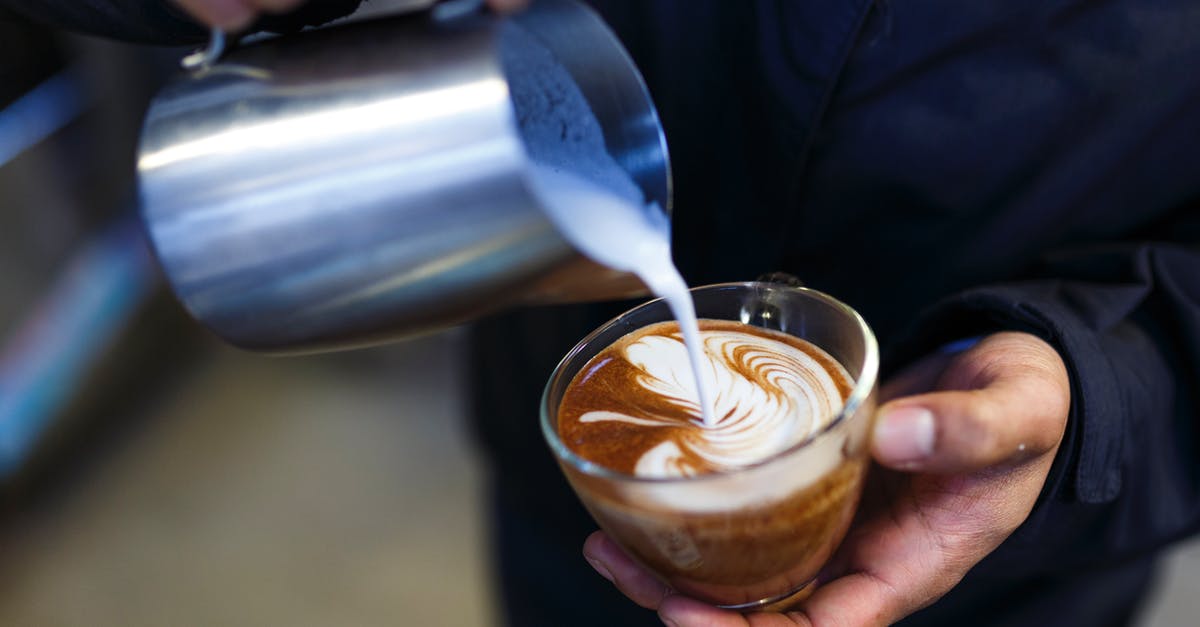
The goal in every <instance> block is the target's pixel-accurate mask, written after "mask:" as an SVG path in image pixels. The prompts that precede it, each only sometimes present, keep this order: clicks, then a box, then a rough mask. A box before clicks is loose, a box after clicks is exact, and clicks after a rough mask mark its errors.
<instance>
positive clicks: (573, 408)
mask: <svg viewBox="0 0 1200 627" xmlns="http://www.w3.org/2000/svg"><path fill="white" fill-rule="evenodd" d="M699 322H700V331H701V333H702V334H704V333H706V332H712V331H729V332H735V333H744V334H748V335H752V336H756V337H761V338H766V339H769V340H774V341H776V342H782V343H784V344H786V345H787V346H790V347H792V348H794V349H797V350H799V351H802V352H803V353H804V354H805V355H807V356H808V357H811V358H812V360H813V361H815V362H816V363H817V364H819V366H820V367H821V368H823V371H822V372H820V373H819V374H818V373H812V374H813V376H814V377H815V376H822V377H829V378H831V379H832V381H833V384H834V386H835V389H836V392H835V394H836V395H837V398H827V399H819V401H820V404H821V406H826V407H829V409H828V410H827V412H826V413H836V411H837V410H838V409H840V407H841V406H842V405H843V404H844V402H845V400H846V399H847V398H848V397H849V396H850V392H851V390H852V389H853V381H851V379H850V377H849V375H848V374H847V373H846V371H845V369H844V368H842V366H841V365H840V364H839V363H837V362H836V361H835V360H834V359H833V358H832V357H830V356H829V354H828V353H826V352H825V351H823V350H821V349H820V348H818V347H816V346H814V345H813V344H811V343H809V342H807V341H805V340H802V339H800V338H797V337H795V336H792V335H788V334H786V333H782V332H779V331H771V330H768V329H762V328H759V327H755V326H751V325H747V324H742V323H740V322H733V321H727V320H708V319H704V320H700V321H699ZM647 336H663V337H679V336H680V333H679V325H678V324H677V323H676V322H673V321H671V322H661V323H658V324H654V325H650V326H647V327H644V328H642V329H639V330H637V331H635V332H633V333H630V334H628V335H626V336H624V337H622V338H621V339H620V340H618V341H617V342H615V343H613V344H612V345H611V346H609V347H607V348H605V349H604V350H603V351H601V352H600V353H599V354H597V355H596V356H595V357H593V358H592V359H591V360H590V361H589V362H588V363H587V365H585V366H584V367H583V368H582V369H581V370H580V371H579V372H578V373H577V374H576V375H575V378H574V379H573V380H572V381H571V384H570V386H568V388H567V391H566V392H565V394H564V395H563V399H562V402H561V403H560V405H559V409H558V431H559V436H560V437H561V438H562V441H563V443H564V444H566V446H567V447H568V448H570V449H571V450H572V451H573V452H575V453H576V454H577V455H579V456H580V457H583V458H584V459H587V460H589V461H592V462H595V463H597V464H600V465H601V466H604V467H606V468H609V469H612V470H615V471H617V472H622V473H627V474H634V471H635V467H636V465H637V463H638V460H639V459H641V458H642V456H643V455H645V454H646V453H647V451H650V450H651V449H653V448H654V447H656V446H658V445H660V444H662V443H664V442H666V441H672V442H676V443H678V444H679V454H680V455H681V456H682V458H683V459H682V461H681V462H680V465H682V466H685V467H686V469H687V470H688V471H689V472H688V473H687V474H704V473H710V472H718V471H721V470H726V469H728V467H726V466H723V465H720V464H716V463H714V462H713V461H712V460H711V459H705V458H703V457H701V456H698V455H696V454H695V453H694V449H693V447H689V446H688V445H687V443H688V441H689V440H691V441H694V438H695V437H696V435H697V433H698V432H699V431H700V430H701V429H702V427H701V426H700V425H698V424H697V420H696V415H695V413H694V412H689V411H688V410H687V408H686V407H685V406H684V405H682V404H680V403H679V402H678V400H674V399H672V398H669V397H667V396H664V395H662V394H658V393H655V392H654V391H653V390H649V389H647V387H646V385H645V384H644V383H643V382H641V381H639V379H644V378H645V376H646V373H645V372H644V371H643V370H642V369H641V368H639V367H638V366H637V365H635V364H633V363H630V361H628V360H627V359H626V358H625V348H626V347H627V346H629V345H630V344H632V343H634V342H637V341H639V340H641V339H643V338H645V337H647ZM729 357H730V359H728V360H723V361H722V363H724V364H726V365H727V366H728V367H729V368H730V369H732V370H733V371H735V372H736V373H737V374H738V375H740V376H742V377H745V378H746V379H747V380H748V381H750V382H751V383H752V384H753V385H757V386H761V387H762V388H763V389H764V390H773V391H775V392H777V393H782V391H781V390H778V389H775V388H778V385H777V384H776V383H774V382H773V378H772V376H771V375H772V371H771V370H769V369H763V368H758V367H756V366H758V365H759V364H760V362H761V361H762V360H761V359H756V358H754V357H749V358H745V359H741V357H742V356H741V355H738V354H737V352H736V350H735V351H732V354H731V355H730V356H729ZM716 392H717V393H718V394H721V393H722V390H719V389H718V390H716ZM737 411H740V410H737ZM592 412H616V413H619V414H622V415H626V416H630V417H633V418H636V419H638V420H642V421H650V422H653V424H635V423H634V422H633V421H618V420H603V421H585V420H581V419H582V418H583V417H584V416H587V415H588V414H589V413H592ZM717 418H718V421H720V420H724V419H732V418H741V419H743V420H745V421H747V422H751V421H753V420H754V417H753V416H741V417H731V416H728V415H727V416H717ZM832 418H833V416H832V415H823V416H818V417H817V419H818V420H820V421H821V422H822V423H823V424H827V423H828V421H829V420H831V419H832ZM757 461H760V460H758V459H750V460H746V462H747V463H754V462H757Z"/></svg>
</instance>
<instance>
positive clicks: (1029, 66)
mask: <svg viewBox="0 0 1200 627" xmlns="http://www.w3.org/2000/svg"><path fill="white" fill-rule="evenodd" d="M120 4H121V3H120V2H118V1H117V0H111V1H109V2H97V1H95V0H92V1H89V2H75V1H72V2H66V1H59V2H48V1H37V2H35V1H33V0H0V7H8V8H9V9H11V10H12V11H15V12H18V13H21V14H25V15H28V16H31V17H34V18H39V19H47V20H56V21H58V22H59V23H65V24H69V25H73V26H74V27H77V28H84V29H90V30H92V31H95V32H102V33H107V34H125V35H127V36H131V37H134V38H139V39H143V40H153V41H169V40H174V41H178V40H180V39H187V38H192V39H195V38H202V35H203V31H201V30H198V29H195V28H194V26H189V25H187V24H186V22H182V25H181V21H180V18H179V16H178V15H177V14H172V13H171V12H169V11H168V10H166V9H163V8H162V3H157V2H155V3H133V2H129V3H128V4H129V5H130V6H135V7H137V8H136V9H135V10H134V11H133V12H132V13H130V12H127V11H124V9H122V7H120V6H119V5H120ZM353 4H355V3H353V2H351V3H349V5H353ZM596 4H598V5H599V8H600V9H601V11H602V12H603V13H604V15H605V16H606V17H607V18H608V19H609V21H610V22H611V23H612V24H613V25H614V27H615V28H616V30H617V31H618V33H619V34H620V36H621V37H622V39H623V40H624V41H625V42H626V44H627V45H628V47H629V48H630V50H631V52H632V54H633V55H634V57H635V59H636V60H637V62H638V64H639V66H640V67H641V68H642V70H643V72H644V73H645V75H646V78H647V81H648V83H649V85H650V88H651V91H652V92H653V95H654V98H655V101H656V103H657V105H658V107H659V110H660V113H661V116H662V119H663V123H664V125H665V128H666V133H667V138H668V141H669V144H670V148H671V152H672V158H673V164H674V173H675V182H676V202H675V207H676V208H675V217H674V234H675V235H674V237H675V251H676V257H677V261H678V262H679V265H680V266H681V268H682V269H683V272H684V274H685V275H686V277H687V278H688V279H689V282H690V283H691V284H693V285H698V284H704V283H711V282H717V281H727V280H745V279H750V278H753V277H755V276H757V275H759V274H761V273H764V272H768V271H777V270H782V271H786V272H789V273H791V274H794V275H797V276H799V277H801V278H802V279H803V280H804V281H805V282H806V283H808V284H809V285H811V286H813V287H816V288H818V289H821V290H824V291H827V292H829V293H831V294H834V295H836V296H838V297H840V298H842V299H843V300H845V301H847V302H848V303H850V304H851V305H852V306H854V307H855V308H857V309H858V310H859V311H860V312H862V313H863V315H864V316H865V317H866V319H867V320H868V321H869V322H870V323H871V324H872V325H873V326H874V328H875V330H876V332H877V335H878V336H879V338H880V340H881V343H882V344H883V346H884V348H885V353H886V364H887V369H886V371H885V374H886V372H894V369H895V368H896V367H898V366H899V365H901V364H902V363H904V362H905V361H907V360H909V359H912V358H914V357H915V356H918V355H920V354H921V353H922V352H923V351H927V350H931V349H932V348H933V347H935V346H938V345H939V344H941V343H942V342H944V341H947V340H951V339H955V338H960V337H966V336H972V335H976V334H979V333H983V332H988V331H991V330H995V329H1005V328H1016V329H1022V330H1027V331H1031V332H1033V333H1036V334H1038V335H1040V336H1042V337H1044V338H1045V339H1047V340H1048V341H1050V342H1051V343H1052V344H1054V345H1055V346H1056V347H1057V348H1058V350H1059V351H1060V352H1061V354H1062V355H1063V357H1064V359H1065V361H1066V363H1067V365H1068V368H1069V371H1070V374H1071V378H1072V396H1073V399H1072V408H1071V416H1070V420H1069V423H1068V427H1067V433H1066V439H1065V440H1064V442H1063V445H1062V447H1061V449H1060V452H1059V455H1058V458H1057V460H1056V461H1055V464H1054V468H1053V470H1052V472H1051V475H1050V477H1049V480H1048V482H1047V484H1046V487H1045V489H1044V490H1043V493H1042V496H1041V498H1040V499H1039V502H1038V504H1037V506H1036V508H1035V510H1034V512H1033V514H1032V516H1031V517H1030V519H1029V520H1028V521H1027V522H1026V523H1025V524H1024V525H1023V526H1022V527H1021V528H1020V529H1018V531H1017V532H1016V533H1015V534H1014V535H1013V537H1012V538H1010V539H1009V540H1008V541H1007V542H1005V543H1004V544H1003V545H1002V546H1001V547H1000V548H999V549H998V550H997V551H996V552H995V553H993V554H992V555H991V556H989V557H988V558H987V559H985V560H984V562H983V563H981V564H980V565H979V566H978V567H976V568H975V569H973V570H972V571H971V573H969V574H968V576H967V577H966V579H964V580H963V582H962V583H961V584H960V585H959V586H958V587H956V588H955V589H954V590H953V591H952V592H951V593H950V594H949V595H947V596H946V597H945V598H944V599H943V600H942V601H940V602H939V603H937V604H935V605H934V606H932V607H930V608H928V609H926V610H924V611H922V612H920V613H918V614H917V615H915V616H913V617H912V618H910V619H908V620H907V621H905V624H910V625H960V624H966V623H968V621H969V624H973V625H979V626H981V627H982V626H986V625H997V626H999V625H1027V624H1032V625H1042V624H1061V625H1085V626H1091V625H1110V624H1111V625H1118V624H1126V623H1128V622H1129V621H1130V620H1131V616H1133V613H1134V612H1135V610H1136V607H1137V603H1138V601H1139V599H1140V598H1141V596H1142V594H1143V592H1144V591H1145V588H1146V586H1147V585H1148V582H1149V581H1150V575H1151V567H1152V564H1153V560H1154V557H1155V555H1156V554H1157V553H1158V551H1160V550H1161V549H1162V548H1163V547H1164V546H1166V545H1167V544H1169V543H1170V542H1172V541H1174V540H1176V539H1179V538H1182V537H1185V536H1188V535H1189V534H1191V533H1193V532H1194V531H1195V530H1196V529H1197V526H1198V525H1200V498H1198V497H1200V495H1198V488H1200V436H1198V435H1197V427H1198V424H1197V423H1198V421H1197V400H1198V399H1197V397H1198V395H1200V392H1198V391H1200V37H1197V36H1196V33H1200V10H1197V9H1196V8H1195V7H1194V3H1191V2H1185V1H1182V0H1107V1H1100V2H1092V1H1086V0H1073V1H1066V0H978V1H975V2H961V1H960V0H931V1H928V2H886V1H872V0H805V1H803V2H799V1H797V2H789V1H786V0H756V1H751V0H747V1H745V2H730V1H728V0H655V1H654V2H642V1H633V0H628V1H625V2H617V1H607V2H605V1H602V2H597V3H596ZM106 20H107V21H106ZM164 29H167V30H164ZM169 29H177V30H169ZM159 34H162V35H163V37H161V38H160V37H159V36H158V35H159ZM627 305H628V303H616V304H608V305H599V306H587V307H583V306H576V307H556V308H545V309H539V310H526V311H521V312H517V313H513V314H509V315H506V316H501V317H496V318H492V319H490V320H487V321H484V322H481V323H479V324H478V325H476V327H475V329H474V339H475V341H474V344H473V346H474V349H473V359H472V362H471V365H472V372H473V375H474V386H475V392H476V393H475V394H474V402H475V416H476V425H477V427H478V429H477V432H478V434H479V439H480V442H481V444H482V445H483V448H484V451H485V452H486V453H487V456H488V460H489V462H490V468H491V472H490V477H491V481H492V487H493V495H494V503H495V511H496V513H497V523H498V524H497V526H496V531H495V539H496V541H497V542H496V545H497V547H498V549H499V562H498V567H499V572H498V574H499V575H500V577H499V581H500V583H501V585H502V586H503V587H504V592H505V606H506V610H507V611H508V614H509V617H510V619H511V620H512V622H513V624H517V625H592V624H595V625H631V624H643V623H644V624H647V625H652V624H657V621H656V619H655V617H654V616H653V614H651V613H649V612H647V611H645V610H642V609H640V608H637V607H635V606H633V605H632V604H631V603H629V602H628V601H626V600H625V599H623V598H622V597H620V596H619V595H618V594H617V593H616V592H614V591H613V590H612V588H611V586H610V585H609V584H608V583H607V582H606V581H604V580H603V579H601V578H600V577H599V576H597V575H595V574H594V573H592V572H591V570H590V569H589V568H588V567H587V565H586V564H585V563H584V561H583V560H582V559H581V557H580V555H579V547H580V544H581V542H582V540H583V537H584V536H585V535H586V533H587V532H588V531H590V530H591V529H593V528H594V524H593V523H592V522H591V521H590V519H589V518H588V517H587V515H586V513H585V512H583V511H582V509H581V508H580V507H579V506H578V504H577V502H576V501H575V499H574V497H573V496H572V495H571V493H570V491H569V489H568V488H567V487H566V485H565V483H564V482H563V480H562V478H561V475H560V473H559V472H558V470H557V468H556V467H555V465H554V463H553V461H552V459H551V457H550V454H549V452H548V451H547V449H546V447H545V445H544V444H543V443H542V441H541V438H540V435H539V433H538V427H537V406H538V398H539V395H540V392H541V388H542V385H543V384H544V382H545V379H546V377H547V376H548V375H549V373H550V371H551V370H552V368H553V366H554V364H555V363H556V362H557V360H558V359H559V358H560V357H561V356H562V355H563V354H564V353H565V352H566V351H567V350H568V349H569V348H570V347H571V345H572V344H574V342H575V341H577V340H578V339H579V338H581V337H583V335H585V334H586V333H587V332H588V331H590V330H591V329H592V328H594V327H595V326H597V325H599V324H600V323H602V322H603V321H604V320H605V319H606V318H607V317H608V316H610V315H611V314H613V313H615V312H617V311H619V310H621V309H622V308H623V307H625V306H627Z"/></svg>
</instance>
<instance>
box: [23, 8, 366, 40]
mask: <svg viewBox="0 0 1200 627" xmlns="http://www.w3.org/2000/svg"><path fill="white" fill-rule="evenodd" d="M360 1H361V0H321V1H319V2H309V3H307V4H306V5H304V6H303V7H301V8H300V9H299V10H297V11H295V12H293V13H290V14H288V15H284V16H269V17H266V18H264V19H262V20H260V21H259V23H258V24H256V25H255V26H254V27H253V28H252V30H254V31H258V30H269V31H275V32H288V31H294V30H299V29H300V28H303V27H305V26H316V25H319V24H323V23H325V22H328V21H330V20H333V19H336V18H339V17H342V16H344V15H349V14H350V13H353V12H354V10H355V9H356V8H358V5H359V2H360ZM3 10H8V11H9V12H10V13H12V14H16V15H18V16H21V17H23V18H25V19H28V20H30V21H33V22H37V23H40V24H44V25H47V26H52V27H57V28H64V29H67V30H71V31H76V32H80V33H86V34H90V35H100V36H104V37H111V38H114V39H123V40H126V41H132V42H137V43H145V44H160V45H178V44H190V43H198V42H202V41H204V40H205V39H206V38H207V36H208V35H207V33H208V31H207V29H205V28H203V27H201V26H200V25H199V24H197V23H195V22H194V21H192V20H191V19H190V18H189V17H188V16H187V15H186V14H185V13H184V12H183V11H182V10H180V9H178V8H176V7H175V5H174V4H173V3H172V2H171V1H170V0H156V1H154V2H145V1H141V0H0V12H2V11H3Z"/></svg>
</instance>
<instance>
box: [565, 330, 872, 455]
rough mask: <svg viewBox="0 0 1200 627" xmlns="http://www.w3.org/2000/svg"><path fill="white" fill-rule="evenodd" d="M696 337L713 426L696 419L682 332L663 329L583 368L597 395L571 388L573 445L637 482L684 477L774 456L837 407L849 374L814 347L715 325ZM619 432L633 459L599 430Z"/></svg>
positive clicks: (642, 334) (581, 385)
mask: <svg viewBox="0 0 1200 627" xmlns="http://www.w3.org/2000/svg"><path fill="white" fill-rule="evenodd" d="M701 340H702V343H703V346H704V359H703V361H702V364H701V373H700V374H701V377H702V378H703V379H704V380H705V383H706V384H707V386H708V388H709V389H710V390H712V391H713V392H714V394H715V396H714V398H713V402H714V410H715V411H714V418H715V420H714V421H713V422H712V423H711V424H708V423H706V422H705V421H704V420H703V418H702V414H701V410H700V404H699V400H698V395H697V392H696V383H695V379H694V377H693V375H692V369H691V366H690V363H689V361H688V354H687V350H686V347H685V346H684V343H683V338H682V336H681V335H680V334H679V332H678V326H677V325H675V324H674V323H662V324H658V325H653V326H651V327H647V328H645V329H642V330H640V331H638V332H636V333H634V334H632V335H630V336H627V337H626V338H624V339H623V340H622V341H620V342H618V343H617V344H615V345H613V346H612V347H610V348H609V349H607V350H606V351H604V353H602V354H601V355H600V356H597V358H596V359H595V360H594V362H596V363H597V367H596V368H585V369H584V372H585V373H589V374H590V377H589V378H593V379H597V380H596V381H592V382H591V383H593V384H595V387H596V388H597V389H594V390H591V392H593V393H588V392H589V386H588V383H589V382H588V381H578V382H577V383H578V386H577V388H576V389H577V390H579V391H580V393H584V394H587V396H589V397H590V399H589V401H588V402H586V403H584V404H582V405H581V406H580V409H581V411H579V412H578V415H577V417H576V418H575V420H576V422H577V426H578V427H579V429H578V431H577V432H576V433H575V436H576V437H575V441H576V443H577V444H578V445H579V446H580V447H581V448H589V447H598V446H605V448H610V449H611V450H609V451H607V452H606V453H602V454H600V455H599V457H601V458H603V459H606V460H609V461H612V460H615V459H621V462H620V465H623V466H625V467H624V468H618V469H620V470H624V471H626V472H632V473H633V474H636V475H639V476H644V477H676V476H689V475H695V474H701V473H706V472H714V471H719V470H723V469H729V468H736V467H740V466H746V465H749V464H753V463H755V462H757V461H759V460H762V459H765V458H767V457H770V456H772V455H774V454H775V453H778V452H780V451H782V450H784V449H786V448H788V447H790V446H792V445H793V444H796V443H798V442H800V441H803V440H805V439H807V438H809V437H811V436H813V435H815V434H817V433H818V432H820V431H821V429H822V428H823V427H825V426H826V425H827V424H829V422H830V421H831V420H832V419H833V418H834V417H835V416H837V415H838V413H839V412H840V411H841V409H842V406H843V404H844V399H845V397H846V395H847V394H848V391H849V387H850V377H849V375H848V374H847V373H846V372H845V370H844V369H843V368H842V367H841V366H840V364H838V363H837V362H836V361H834V360H833V359H832V358H831V357H829V356H828V355H827V354H825V353H824V352H823V351H821V350H820V349H818V348H816V347H815V346H812V345H811V344H808V343H806V342H803V341H802V340H799V339H797V338H794V337H790V336H786V335H784V334H782V333H776V332H770V331H765V330H762V329H754V330H753V332H748V327H746V326H745V325H740V324H738V323H729V322H718V321H713V320H705V321H702V323H701ZM601 358H603V359H605V360H607V361H602V360H601ZM601 371H603V372H601ZM605 375H607V376H605ZM606 378H607V379H610V380H609V381H607V384H605V382H604V381H600V380H599V379H606ZM600 388H603V390H602V389H600ZM567 406H568V405H567V403H566V402H564V408H565V407H567ZM563 418H567V416H563ZM589 426H591V427H593V428H592V429H589V428H588V427H589ZM618 426H621V427H622V428H621V429H620V430H619V431H620V432H621V434H622V436H621V437H622V438H623V439H624V441H625V444H626V446H628V447H631V448H633V449H638V450H637V451H636V456H635V455H621V454H619V452H618V451H616V450H615V445H616V442H613V443H611V446H606V443H605V442H604V441H603V440H604V438H603V433H611V432H613V431H615V430H617V429H616V428H617V427H618ZM602 427H603V428H602ZM564 435H566V434H565V433H564ZM589 440H591V441H590V442H589ZM596 440H599V441H596ZM567 441H568V442H570V441H571V440H570V438H567ZM598 452H599V451H593V452H592V454H588V453H585V456H587V457H589V458H592V459H596V458H597V456H596V453H598Z"/></svg>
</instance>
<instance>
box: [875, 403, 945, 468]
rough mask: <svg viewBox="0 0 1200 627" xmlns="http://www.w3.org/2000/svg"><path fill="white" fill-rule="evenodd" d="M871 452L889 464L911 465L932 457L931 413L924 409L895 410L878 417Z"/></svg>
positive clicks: (901, 408) (903, 408)
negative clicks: (873, 447)
mask: <svg viewBox="0 0 1200 627" xmlns="http://www.w3.org/2000/svg"><path fill="white" fill-rule="evenodd" d="M875 452H876V454H877V455H878V456H879V457H880V458H881V459H880V461H886V462H890V463H893V464H911V463H912V462H915V461H919V460H922V459H925V458H926V457H929V456H930V455H931V454H932V453H933V412H931V411H929V410H928V409H925V408H924V407H898V408H896V409H892V410H889V411H887V412H885V413H884V414H883V415H881V416H879V421H878V423H877V424H876V425H875Z"/></svg>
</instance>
